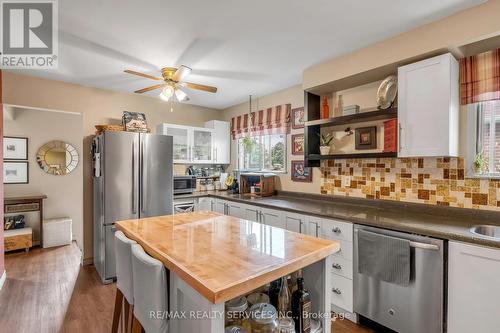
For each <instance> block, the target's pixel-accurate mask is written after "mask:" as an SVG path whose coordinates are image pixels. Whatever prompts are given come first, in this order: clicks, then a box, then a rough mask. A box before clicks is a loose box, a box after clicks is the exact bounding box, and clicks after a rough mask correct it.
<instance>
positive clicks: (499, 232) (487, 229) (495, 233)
mask: <svg viewBox="0 0 500 333" xmlns="http://www.w3.org/2000/svg"><path fill="white" fill-rule="evenodd" d="M470 231H471V232H472V233H474V234H477V235H481V236H485V237H489V238H496V239H499V240H500V226H497V225H488V224H484V225H476V226H474V227H472V228H471V229H470Z"/></svg>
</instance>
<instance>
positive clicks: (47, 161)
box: [36, 141, 78, 176]
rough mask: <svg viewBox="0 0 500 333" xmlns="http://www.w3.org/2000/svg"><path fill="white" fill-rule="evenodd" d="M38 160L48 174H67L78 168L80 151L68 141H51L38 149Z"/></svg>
mask: <svg viewBox="0 0 500 333" xmlns="http://www.w3.org/2000/svg"><path fill="white" fill-rule="evenodd" d="M36 161H37V162H38V165H39V166H40V168H41V169H42V170H43V171H45V172H46V173H48V174H51V175H58V176H60V175H66V174H68V173H70V172H71V171H73V170H75V169H76V166H77V165H78V152H77V151H76V149H75V147H73V146H72V145H70V144H69V143H67V142H64V141H50V142H47V143H46V144H44V145H43V146H41V147H40V148H39V149H38V152H37V154H36Z"/></svg>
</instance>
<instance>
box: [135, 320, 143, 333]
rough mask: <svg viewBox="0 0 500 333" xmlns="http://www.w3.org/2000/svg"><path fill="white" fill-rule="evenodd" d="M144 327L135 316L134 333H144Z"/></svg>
mask: <svg viewBox="0 0 500 333" xmlns="http://www.w3.org/2000/svg"><path fill="white" fill-rule="evenodd" d="M142 332H144V329H143V328H142V325H141V323H140V322H139V320H137V318H135V316H134V321H133V322H132V333H142Z"/></svg>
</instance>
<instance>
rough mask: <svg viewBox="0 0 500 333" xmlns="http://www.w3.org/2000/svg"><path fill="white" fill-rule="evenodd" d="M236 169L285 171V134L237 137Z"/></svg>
mask: <svg viewBox="0 0 500 333" xmlns="http://www.w3.org/2000/svg"><path fill="white" fill-rule="evenodd" d="M238 169H239V170H245V171H275V172H276V171H278V172H285V171H286V135H285V134H272V135H258V136H251V137H244V138H240V139H238Z"/></svg>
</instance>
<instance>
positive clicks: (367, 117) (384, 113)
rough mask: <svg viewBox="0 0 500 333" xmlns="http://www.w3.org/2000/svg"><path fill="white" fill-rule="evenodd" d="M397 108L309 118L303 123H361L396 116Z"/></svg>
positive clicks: (325, 124) (310, 124) (330, 124)
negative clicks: (323, 117)
mask: <svg viewBox="0 0 500 333" xmlns="http://www.w3.org/2000/svg"><path fill="white" fill-rule="evenodd" d="M397 116H398V109H397V108H390V109H386V110H377V111H369V112H361V113H356V114H352V115H348V116H339V117H332V118H325V119H318V120H311V121H307V122H306V123H305V126H318V125H319V126H336V125H345V124H355V123H361V122H365V121H376V120H384V119H393V118H397Z"/></svg>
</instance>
